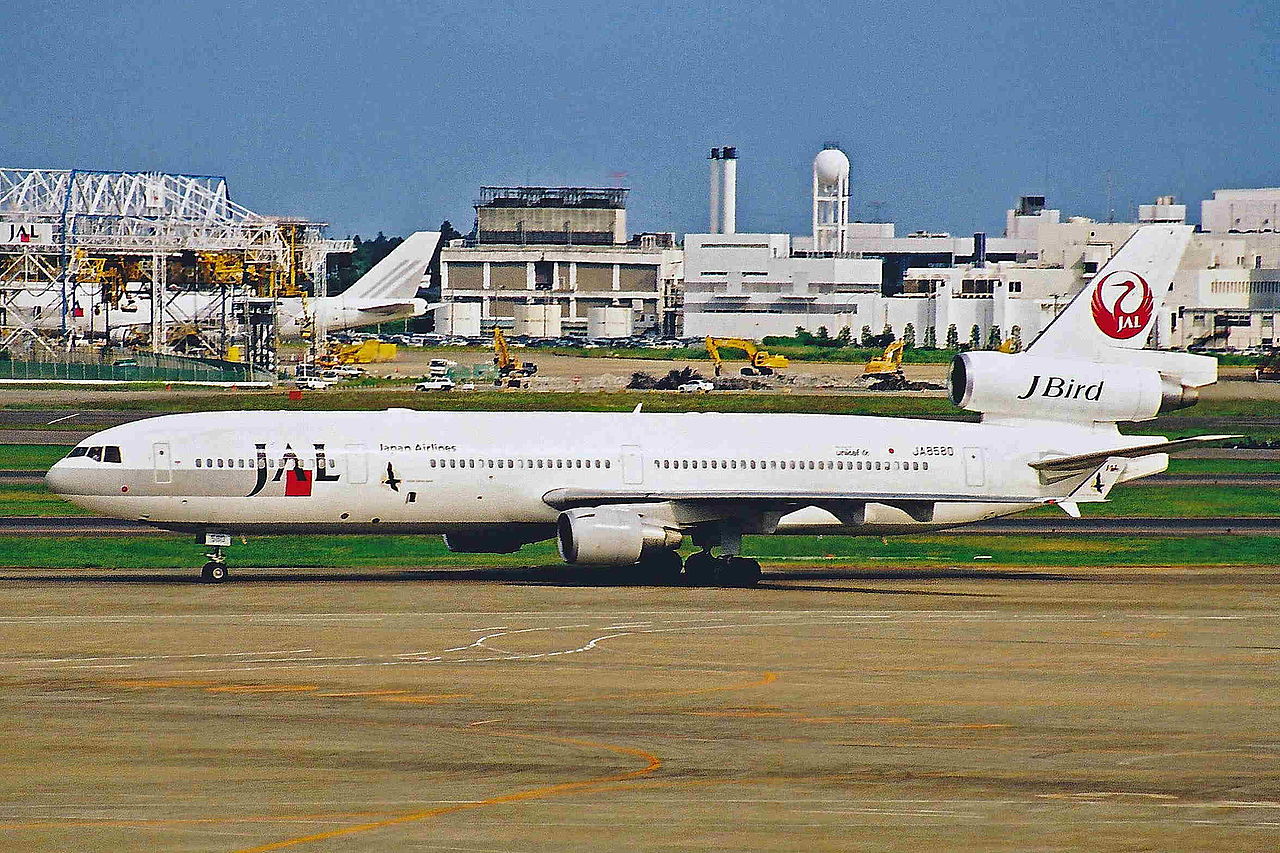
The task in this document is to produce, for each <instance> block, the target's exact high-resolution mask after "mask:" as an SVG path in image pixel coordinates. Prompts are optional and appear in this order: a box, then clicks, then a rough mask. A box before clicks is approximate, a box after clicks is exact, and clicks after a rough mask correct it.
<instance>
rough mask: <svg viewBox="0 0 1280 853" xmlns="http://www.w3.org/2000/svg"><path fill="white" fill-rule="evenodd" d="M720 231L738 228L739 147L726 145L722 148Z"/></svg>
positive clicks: (732, 230) (735, 231)
mask: <svg viewBox="0 0 1280 853" xmlns="http://www.w3.org/2000/svg"><path fill="white" fill-rule="evenodd" d="M720 175H721V178H722V185H721V187H720V233H721V234H735V233H737V230H738V149H737V148H733V147H725V148H722V149H721V150H720Z"/></svg>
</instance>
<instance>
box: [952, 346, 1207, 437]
mask: <svg viewBox="0 0 1280 853" xmlns="http://www.w3.org/2000/svg"><path fill="white" fill-rule="evenodd" d="M947 388H948V391H949V393H950V395H951V402H953V403H955V404H956V405H957V406H960V407H961V408H963V409H968V410H970V411H972V412H982V413H983V414H987V415H1003V416H1006V417H1018V418H1030V419H1043V420H1059V421H1086V422H1088V421H1104V422H1114V421H1144V420H1148V419H1150V418H1154V417H1155V416H1156V415H1158V414H1160V413H1161V412H1167V411H1172V410H1173V409H1182V408H1186V407H1187V406H1192V405H1195V402H1196V400H1197V399H1198V396H1199V395H1198V392H1197V391H1196V389H1195V388H1191V387H1189V386H1186V385H1183V384H1182V383H1181V382H1179V381H1177V380H1176V379H1173V378H1170V377H1168V376H1165V375H1163V374H1161V373H1160V372H1159V371H1157V370H1153V369H1152V368H1149V367H1138V366H1132V365H1120V364H1096V363H1094V362H1089V361H1071V360H1068V359H1061V358H1044V357H1037V356H1035V355H1030V354H1027V353H1017V354H1008V353H999V352H966V353H961V354H960V355H958V356H956V357H955V359H953V360H952V362H951V373H950V375H949V376H948V378H947Z"/></svg>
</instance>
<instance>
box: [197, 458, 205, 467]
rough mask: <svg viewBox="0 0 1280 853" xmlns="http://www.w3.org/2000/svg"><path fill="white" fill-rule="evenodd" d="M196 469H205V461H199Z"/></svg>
mask: <svg viewBox="0 0 1280 853" xmlns="http://www.w3.org/2000/svg"><path fill="white" fill-rule="evenodd" d="M196 467H197V468H203V467H204V460H203V459H197V460H196Z"/></svg>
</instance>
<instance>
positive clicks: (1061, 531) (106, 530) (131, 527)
mask: <svg viewBox="0 0 1280 853" xmlns="http://www.w3.org/2000/svg"><path fill="white" fill-rule="evenodd" d="M952 530H953V531H954V532H955V533H958V534H970V535H983V534H988V535H999V534H1018V535H1050V534H1052V535H1054V536H1120V535H1142V536H1228V535H1238V536H1280V517H1272V516H1267V517H1254V516H1232V517H1216V518H1176V517H1174V518H1159V517H1155V518H1098V517H1093V518H1090V517H1085V518H1069V517H1067V516H1065V515H1064V516H1062V518H1061V519H1058V518H1056V517H1037V518H1020V517H1013V518H1001V519H997V520H995V521H987V522H982V523H979V524H967V525H965V526H963V527H956V528H952ZM163 532H164V531H161V530H157V529H156V528H154V527H150V526H148V525H145V524H142V523H141V522H137V521H123V520H118V519H112V518H96V517H91V516H57V517H54V516H50V517H35V516H8V517H0V536H19V535H23V534H33V535H40V536H137V535H143V534H153V533H163Z"/></svg>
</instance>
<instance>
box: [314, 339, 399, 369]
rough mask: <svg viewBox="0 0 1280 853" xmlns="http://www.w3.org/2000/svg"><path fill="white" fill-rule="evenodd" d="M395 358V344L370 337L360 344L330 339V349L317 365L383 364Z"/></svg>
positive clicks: (322, 355)
mask: <svg viewBox="0 0 1280 853" xmlns="http://www.w3.org/2000/svg"><path fill="white" fill-rule="evenodd" d="M395 360H396V345H395V344H384V343H381V342H380V341H376V340H373V339H370V340H367V341H363V342H361V343H358V344H340V343H338V342H337V341H330V342H329V347H328V349H327V350H326V351H325V352H324V353H323V354H321V355H320V356H319V357H318V358H317V359H316V360H315V362H316V366H317V367H341V366H344V365H352V364H374V363H379V364H382V363H386V362H390V361H395Z"/></svg>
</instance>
